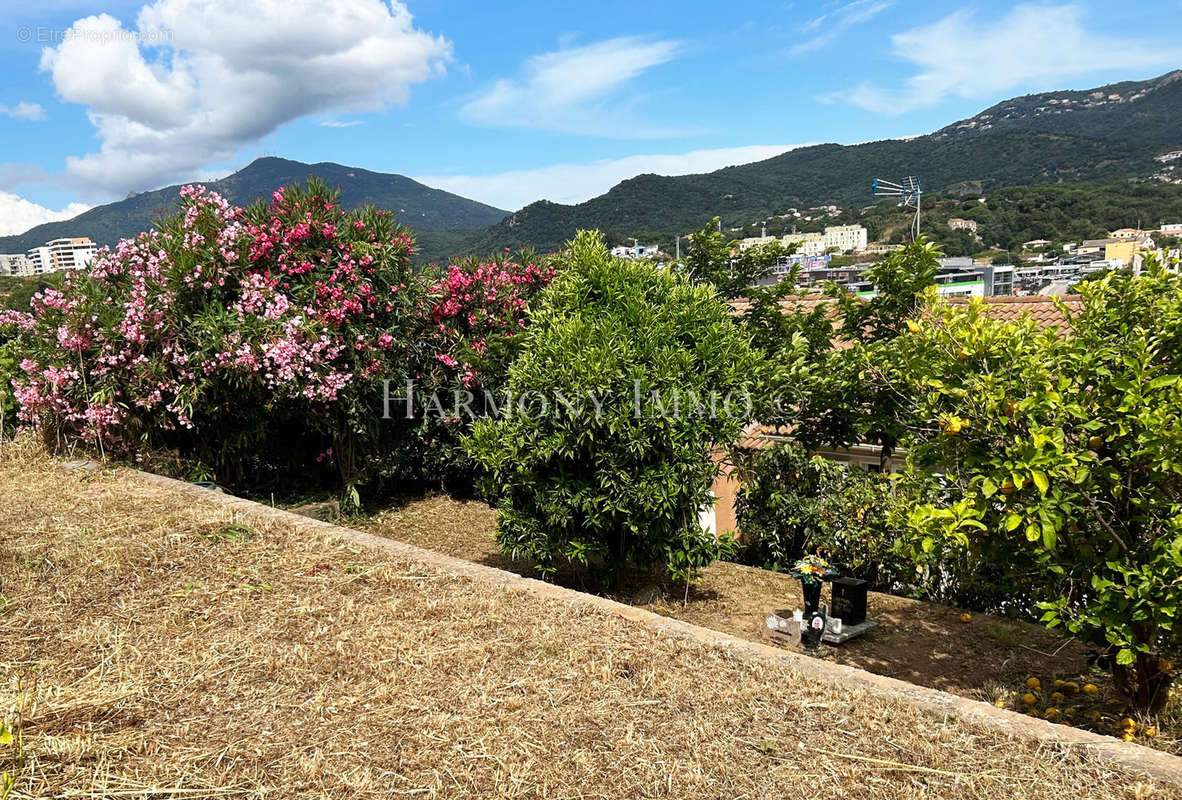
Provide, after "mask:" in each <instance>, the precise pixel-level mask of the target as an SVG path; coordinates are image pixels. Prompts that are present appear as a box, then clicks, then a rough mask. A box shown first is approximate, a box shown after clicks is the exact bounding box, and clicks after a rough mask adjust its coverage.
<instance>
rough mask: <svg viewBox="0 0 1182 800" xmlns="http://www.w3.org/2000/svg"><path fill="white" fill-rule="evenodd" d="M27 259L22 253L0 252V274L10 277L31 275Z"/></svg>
mask: <svg viewBox="0 0 1182 800" xmlns="http://www.w3.org/2000/svg"><path fill="white" fill-rule="evenodd" d="M29 270H30V266H29V259H28V257H27V256H26V255H25V254H24V253H0V276H3V277H6V278H11V277H18V276H21V275H31V274H32V272H30V271H29Z"/></svg>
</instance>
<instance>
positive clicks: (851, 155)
mask: <svg viewBox="0 0 1182 800" xmlns="http://www.w3.org/2000/svg"><path fill="white" fill-rule="evenodd" d="M1180 78H1182V73H1171V74H1169V75H1165V76H1162V77H1161V78H1157V79H1154V80H1151V81H1141V82H1129V83H1123V84H1117V85H1114V86H1109V87H1101V88H1099V89H1094V90H1088V91H1084V92H1059V93H1048V94H1046V95H1031V96H1028V97H1025V98H1016V99H1015V100H1011V101H1007V102H1006V103H1001V104H998V106H995V107H994V108H993V109H991V110H990V111H987V112H983V113H982V114H981V115H978V116H977V117H974V118H972V120H966V121H964V122H963V123H957V124H956V125H952V126H949V127H947V128H944V129H942V130H941V131H938V132H937V133H934V134H930V135H928V136H921V137H917V138H914V139H909V140H889V141H880V142H871V143H868V144H861V145H854V146H842V145H836V144H826V145H819V146H816V147H807V148H801V149H798V150H793V151H790V152H788V153H784V154H783V155H780V156H776V157H775V158H771V159H768V160H766V161H761V162H758V163H755V164H746V165H743V166H738V167H729V168H727V169H722V170H718V171H717V172H712V173H708V174H703V175H685V176H678V177H662V176H658V175H640V176H638V177H636V178H632V179H631V180H627V181H624V182H622V183H620V184H618V185H617V186H615V187H614V188H613V189H611V191H609V192H608V193H607V194H604V195H601V196H599V197H596V198H593V199H591V200H588V201H587V202H585V203H580V204H578V205H573V206H565V205H559V204H556V203H549V202H539V203H534V204H532V205H529V206H526V207H525V208H523V209H522V210H520V211H518V212H517V213H516V214H513V215H512V216H510V217H508V218H507V219H505V220H503V221H502V222H500V223H498V224H497V225H495V226H493V227H492V228H490V229H488V230H486V231H482V232H480V233H479V234H477V235H474V236H473V237H471V238H470V239H469V240H468V242H467V244H468V249H471V250H476V251H482V250H493V249H496V248H498V247H502V246H521V245H525V244H531V245H533V246H535V247H537V248H539V249H549V248H554V247H558V246H559V245H561V243H562V242H564V241H565V240H567V239H569V238H570V237H571V236H572V235H573V234H574V232H575V231H576V230H578V229H579V228H599V229H601V230H603V231H605V232H607V233H608V235H609V237H611V238H615V239H623V238H625V237H628V236H633V235H638V234H639V233H642V232H644V233H656V232H662V233H665V234H667V235H668V239H669V244H670V245H671V243H672V235H673V233H674V232H687V231H690V230H694V229H696V228H699V227H701V226H702V225H703V224H704V223H705V222H706V221H708V220H709V219H710V218H711V217H713V216H715V215H718V216H721V217H722V219H723V221H724V223H725V224H726V225H728V226H735V225H745V224H749V223H751V222H753V221H756V220H761V219H763V218H765V217H767V216H769V215H772V214H776V213H782V212H783V211H784V210H785V209H788V208H792V207H808V206H814V205H821V204H829V203H833V204H837V205H840V206H843V207H844V206H852V207H861V206H864V205H868V204H871V203H873V202H874V200H873V198H872V197H871V196H870V186H871V183H872V181H873V179H874V178H875V177H880V176H881V177H886V178H892V179H895V180H898V179H899V178H901V177H903V176H905V175H910V174H915V175H919V176H920V177H921V179H922V180H923V183H924V185H925V187H926V188H927V189H928V190H929V191H935V192H945V193H953V194H973V193H980V192H988V191H990V190H994V189H997V188H999V187H1004V186H1019V185H1036V184H1060V183H1073V182H1084V181H1086V182H1108V183H1111V182H1114V181H1129V180H1134V181H1145V180H1149V179H1150V178H1151V176H1153V175H1155V174H1156V173H1157V172H1159V171H1160V168H1161V165H1160V163H1158V162H1157V161H1155V158H1156V157H1157V156H1158V155H1161V154H1162V153H1163V152H1167V151H1170V150H1175V149H1182V120H1180V118H1179V115H1180V113H1182V80H1180ZM1093 95H1102V96H1103V98H1105V101H1104V102H1103V103H1100V102H1099V99H1096V100H1094V101H1091V104H1090V105H1089V104H1088V102H1084V101H1086V100H1088V98H1092V96H1093ZM1110 95H1119V96H1120V100H1119V101H1118V100H1111V99H1107V98H1109V96H1110ZM1058 98H1062V99H1073V98H1083V99H1082V100H1079V102H1077V103H1076V107H1074V108H1073V109H1072V110H1071V111H1069V112H1063V111H1059V112H1058V113H1056V109H1055V107H1054V106H1051V105H1050V104H1049V101H1050V100H1051V99H1058ZM1073 102H1074V101H1073ZM1058 105H1061V103H1059V104H1058ZM1048 109H1049V110H1048Z"/></svg>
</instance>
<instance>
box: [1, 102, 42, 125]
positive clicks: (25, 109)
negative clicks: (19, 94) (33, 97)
mask: <svg viewBox="0 0 1182 800" xmlns="http://www.w3.org/2000/svg"><path fill="white" fill-rule="evenodd" d="M0 116H5V117H12V118H13V119H23V120H25V121H26V122H44V121H45V109H44V108H42V107H41V106H39V105H38V104H37V103H27V102H25V101H24V100H22V101H21V102H19V103H17V104H16V105H15V106H6V105H4V104H3V103H0Z"/></svg>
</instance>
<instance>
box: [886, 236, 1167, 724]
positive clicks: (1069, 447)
mask: <svg viewBox="0 0 1182 800" xmlns="http://www.w3.org/2000/svg"><path fill="white" fill-rule="evenodd" d="M1175 268H1176V265H1175ZM1079 291H1080V294H1081V297H1082V305H1083V308H1082V310H1081V311H1080V312H1079V313H1077V314H1076V315H1075V316H1074V317H1073V318H1071V319H1069V320H1068V322H1067V324H1066V327H1065V328H1064V330H1062V331H1055V330H1047V329H1042V328H1039V327H1038V326H1036V325H1035V324H1034V323H1032V322H1029V321H1026V322H1021V323H1006V322H1000V321H996V320H991V319H989V318H987V317H986V316H985V315H984V313H983V311H982V308H981V306H980V304H970V305H969V306H968V307H959V308H953V307H948V306H943V307H941V306H936V307H934V309H933V310H932V312H931V313H929V314H927V315H925V316H924V317H923V318H921V319H917V320H913V321H912V322H913V324H912V326H911V328H912V331H911V332H909V333H908V334H906V335H904V336H901V337H900V338H899V339H898V340H897V343H898V353H899V356H900V358H902V359H903V360H904V362H905V363H907V364H909V365H910V366H911V371H912V374H913V375H914V376H916V377H915V378H914V379H913V386H912V389H913V391H914V395H913V396H914V414H913V418H912V420H911V422H910V423H909V425H910V431H909V437H910V442H909V443H910V445H911V450H910V456H909V458H910V463H911V466H912V467H913V468H915V469H922V470H926V471H929V472H936V473H939V474H940V475H941V476H942V484H943V487H944V490H943V491H942V492H941V493H940V494H939V495H938V496H937V497H936V498H935V499H934V501H933V502H930V503H925V504H923V505H921V506H919V507H917V508H916V509H915V511H914V512H913V513H912V515H911V519H910V523H911V526H910V527H911V530H912V532H913V536H914V541H913V542H912V545H913V547H914V551H915V554H916V557H917V558H919V559H923V558H935V557H944V555H945V554H947V553H950V552H955V551H958V550H970V549H971V550H975V551H976V552H978V553H981V554H984V555H985V556H987V558H988V559H989V560H992V561H993V562H999V561H1001V562H1004V563H1005V564H1007V565H1008V567H1009V569H1010V570H1011V574H1013V575H1015V576H1019V577H1020V579H1021V580H1022V581H1023V582H1024V585H1022V586H1014V587H1013V589H1012V591H1013V593H1014V596H1015V598H1016V600H1017V604H1018V605H1022V604H1023V603H1024V602H1027V601H1028V602H1029V604H1030V608H1029V609H1026V610H1034V609H1037V610H1038V611H1041V613H1042V619H1043V621H1044V622H1045V623H1046V624H1047V625H1049V626H1052V627H1059V626H1062V627H1065V628H1066V629H1067V630H1069V631H1070V632H1072V633H1073V634H1075V635H1076V636H1078V637H1080V638H1081V639H1083V640H1084V641H1087V642H1089V643H1091V644H1093V645H1095V646H1096V647H1097V652H1098V653H1099V656H1100V658H1101V660H1102V662H1103V663H1105V664H1107V665H1108V666H1110V667H1111V669H1112V672H1113V676H1114V680H1115V683H1116V685H1117V687H1118V689H1119V690H1121V691H1122V692H1123V693H1124V694H1125V695H1126V696H1127V697H1128V698H1129V699H1130V701H1131V702H1132V703H1133V704H1134V705H1135V706H1136V707H1138V708H1139V709H1140V710H1142V711H1145V712H1148V713H1154V712H1156V711H1158V710H1160V709H1161V708H1162V706H1163V705H1164V703H1165V701H1166V698H1167V693H1168V688H1169V685H1170V682H1171V679H1172V677H1171V672H1172V667H1173V664H1172V661H1171V659H1170V656H1171V654H1172V651H1176V650H1177V648H1178V646H1179V642H1180V636H1179V633H1180V628H1179V627H1178V625H1177V624H1176V617H1177V613H1178V608H1179V605H1180V603H1182V280H1180V279H1179V277H1178V276H1177V275H1176V274H1174V273H1173V272H1171V271H1170V270H1168V269H1166V268H1165V266H1163V265H1162V264H1160V263H1158V262H1157V261H1156V260H1154V259H1149V260H1148V262H1147V264H1146V266H1145V270H1144V274H1143V275H1141V276H1139V277H1133V276H1131V275H1110V276H1107V277H1105V278H1103V279H1101V280H1098V281H1091V282H1088V283H1087V284H1084V285H1081V287H1080V289H1079ZM1063 311H1064V313H1065V314H1066V309H1065V308H1064V309H1063Z"/></svg>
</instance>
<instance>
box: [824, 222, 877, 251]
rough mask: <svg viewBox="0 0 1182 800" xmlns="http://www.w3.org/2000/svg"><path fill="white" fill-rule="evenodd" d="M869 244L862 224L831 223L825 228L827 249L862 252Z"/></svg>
mask: <svg viewBox="0 0 1182 800" xmlns="http://www.w3.org/2000/svg"><path fill="white" fill-rule="evenodd" d="M867 244H868V242H867V238H866V229H865V228H863V227H862V226H861V225H831V226H830V227H828V228H826V229H825V249H826V250H837V251H838V252H840V253H860V252H862V251H863V250H865V249H866V245H867Z"/></svg>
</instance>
